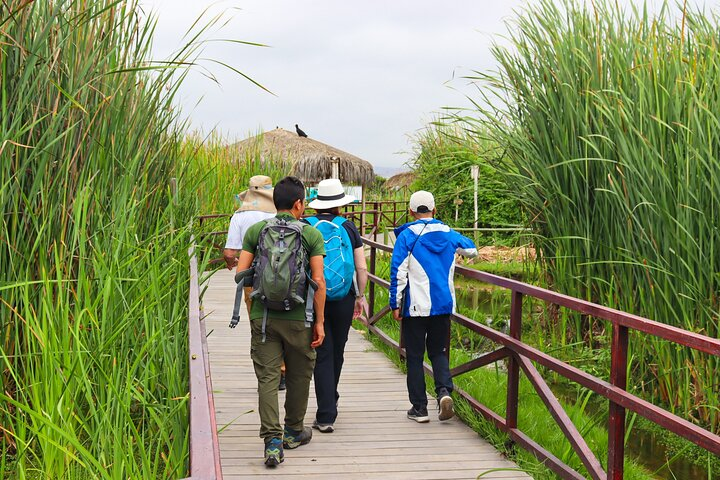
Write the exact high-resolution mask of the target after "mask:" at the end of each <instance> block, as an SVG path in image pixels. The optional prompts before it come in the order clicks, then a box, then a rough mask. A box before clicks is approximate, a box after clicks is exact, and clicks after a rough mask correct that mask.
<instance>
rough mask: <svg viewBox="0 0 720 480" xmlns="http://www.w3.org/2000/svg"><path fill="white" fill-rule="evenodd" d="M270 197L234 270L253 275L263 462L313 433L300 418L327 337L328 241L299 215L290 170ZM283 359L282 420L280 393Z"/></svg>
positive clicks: (271, 462)
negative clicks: (272, 210) (267, 215)
mask: <svg viewBox="0 0 720 480" xmlns="http://www.w3.org/2000/svg"><path fill="white" fill-rule="evenodd" d="M273 202H274V204H275V207H276V208H277V215H276V216H275V217H274V218H271V219H268V220H262V221H260V222H258V223H256V224H255V225H253V226H252V227H250V228H249V229H248V231H247V233H246V234H245V238H244V240H243V250H242V252H241V253H240V258H239V259H238V266H237V272H238V273H237V274H236V280H238V279H242V278H243V277H245V276H247V275H250V274H251V275H252V278H253V289H252V293H251V298H252V300H253V302H252V308H251V311H250V323H251V327H250V330H251V335H252V337H251V343H250V355H251V357H252V360H253V365H254V368H255V376H256V377H257V380H258V404H259V408H258V411H259V414H260V437H262V438H263V440H264V442H265V454H264V459H265V465H267V466H268V467H274V466H276V465H278V464H279V463H281V462H282V461H283V459H284V453H283V448H297V447H299V446H300V445H305V444H306V443H308V442H310V439H311V438H312V430H311V429H310V428H309V427H305V426H304V424H303V420H304V417H305V412H306V410H307V402H308V395H309V390H310V379H311V377H312V373H313V367H314V366H315V357H316V353H315V350H314V349H315V348H317V347H319V346H320V345H322V343H323V340H324V338H325V329H324V322H325V317H324V311H325V278H324V276H323V256H324V255H325V248H324V242H323V237H322V235H321V234H320V232H319V231H318V230H316V229H315V228H312V227H310V226H309V225H307V224H306V223H304V222H301V221H300V220H299V219H300V218H301V217H302V214H303V212H304V211H305V187H304V185H303V183H302V182H301V181H300V180H299V179H297V178H295V177H285V178H283V179H282V180H280V181H279V182H278V183H277V184H276V185H275V190H274V192H273ZM308 270H309V272H310V273H309V274H308ZM308 276H309V277H310V278H308ZM313 304H314V316H315V318H314V322H313ZM283 360H284V361H285V368H286V373H285V379H286V383H287V394H286V397H285V422H284V427H282V426H281V424H280V413H279V408H278V393H277V388H278V384H279V382H280V364H281V363H282V361H283Z"/></svg>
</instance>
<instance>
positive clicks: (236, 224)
mask: <svg viewBox="0 0 720 480" xmlns="http://www.w3.org/2000/svg"><path fill="white" fill-rule="evenodd" d="M241 230H242V229H241V228H240V215H237V214H235V215H233V216H232V218H231V219H230V225H229V226H228V233H227V240H226V241H225V249H224V250H223V260H225V265H226V266H227V269H228V270H232V269H233V267H235V266H236V265H237V262H238V259H237V255H238V253H239V252H240V251H241V250H242V245H243V236H242V231H241Z"/></svg>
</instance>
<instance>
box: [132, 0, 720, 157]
mask: <svg viewBox="0 0 720 480" xmlns="http://www.w3.org/2000/svg"><path fill="white" fill-rule="evenodd" d="M140 1H141V4H142V5H143V7H144V8H145V9H146V10H148V11H152V12H154V13H155V14H156V15H157V31H156V35H155V45H154V52H153V57H154V58H155V59H158V60H159V59H164V58H166V57H168V56H169V55H170V53H171V52H173V51H175V50H177V49H178V48H179V47H180V46H181V45H182V44H183V43H185V41H184V40H183V39H182V37H183V35H184V33H185V32H186V30H187V29H188V28H189V27H190V26H191V25H192V23H193V22H194V21H195V20H196V19H197V18H198V16H199V15H200V14H201V12H202V11H203V10H205V9H207V8H209V9H210V10H209V12H210V14H211V15H212V14H217V13H219V12H223V11H227V17H228V18H230V22H229V23H228V24H227V25H226V26H225V27H224V28H223V29H222V30H221V31H219V32H217V29H216V33H214V34H213V36H214V38H218V39H220V38H232V39H238V40H244V41H250V42H257V43H262V44H266V45H268V46H269V48H260V47H252V46H245V45H238V44H229V43H223V42H214V43H210V44H208V45H207V47H206V48H205V51H204V53H203V56H204V57H208V58H213V59H216V60H219V61H222V62H225V63H227V64H229V65H232V66H233V67H234V68H237V69H238V70H241V71H242V72H243V73H245V74H247V75H249V76H251V77H252V78H253V79H254V80H256V81H257V82H259V83H261V84H262V85H264V86H265V87H266V88H267V89H268V90H270V91H272V92H273V94H274V95H271V94H269V93H267V92H264V91H263V90H261V89H259V88H258V87H256V86H255V85H253V84H252V83H250V82H248V81H246V80H243V79H242V78H240V77H239V76H238V75H237V74H234V73H232V72H230V71H228V70H227V69H224V68H223V67H221V66H219V65H216V64H214V65H213V64H210V63H207V62H206V63H205V65H206V66H208V68H209V69H210V70H211V71H212V73H213V74H214V75H215V76H216V77H217V80H218V81H219V84H217V83H214V82H213V81H211V80H209V79H208V78H206V77H205V76H203V75H201V74H200V72H199V70H198V71H196V72H193V73H190V74H189V76H188V78H187V80H186V81H185V83H184V84H183V86H182V88H181V103H182V106H183V112H184V115H186V116H187V117H189V118H190V120H191V122H192V126H193V128H195V129H197V130H201V131H203V132H204V133H207V132H209V131H211V130H212V129H217V130H218V131H219V132H221V133H222V134H223V135H224V136H226V137H228V138H229V139H237V140H241V139H243V138H245V137H247V136H248V135H249V134H251V133H253V132H256V131H258V130H259V129H264V130H269V129H273V128H275V127H276V126H280V127H282V128H285V129H288V130H293V129H294V128H295V124H296V123H297V124H299V125H300V127H301V128H302V129H303V130H304V131H305V132H307V134H308V135H309V136H310V137H312V138H314V139H316V140H319V141H321V142H325V143H327V144H330V145H333V146H335V147H337V148H340V149H341V150H345V151H347V152H349V153H352V154H354V155H356V156H358V157H361V158H363V159H365V160H368V161H369V162H371V163H372V164H373V165H375V166H376V167H396V168H397V167H401V166H402V165H403V164H404V163H405V162H406V161H408V160H409V159H410V158H411V157H412V142H411V138H412V137H413V136H414V135H416V134H417V132H418V131H419V130H421V129H422V128H423V127H424V126H425V125H426V124H427V123H428V122H429V121H431V120H432V119H433V113H434V112H438V111H439V110H441V109H442V107H445V106H468V102H467V100H466V99H465V97H464V94H470V93H471V92H472V87H471V86H469V85H468V81H467V80H464V79H463V78H462V77H463V76H466V75H469V74H471V71H472V70H482V71H487V70H492V69H493V68H494V67H495V63H494V61H493V59H492V57H491V54H490V49H489V46H490V44H491V43H492V41H493V40H500V38H499V37H500V36H501V35H503V34H504V33H505V32H506V26H505V21H507V20H508V19H510V18H512V17H513V16H514V15H515V14H514V13H513V11H514V10H518V9H521V8H523V6H525V5H526V4H528V3H532V2H533V0H492V1H487V0H447V1H445V2H438V1H430V0H412V1H410V0H390V1H376V0H370V1H365V2H347V1H337V0H335V1H331V0H314V1H299V0H294V1H293V0H234V1H220V2H210V1H207V0H140ZM629 1H630V0H624V1H622V2H621V3H629ZM651 3H657V1H651ZM691 3H693V4H699V5H705V6H706V7H708V8H712V9H717V4H718V3H720V0H707V1H702V0H695V1H692V0H691ZM206 18H208V19H209V18H210V17H209V16H208V17H206Z"/></svg>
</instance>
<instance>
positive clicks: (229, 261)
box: [225, 257, 238, 270]
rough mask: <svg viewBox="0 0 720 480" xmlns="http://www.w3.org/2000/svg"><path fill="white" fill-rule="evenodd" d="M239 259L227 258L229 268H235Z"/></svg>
mask: <svg viewBox="0 0 720 480" xmlns="http://www.w3.org/2000/svg"><path fill="white" fill-rule="evenodd" d="M237 264H238V259H237V257H233V258H232V260H230V259H228V258H226V259H225V265H227V269H228V270H232V269H233V268H235V267H237Z"/></svg>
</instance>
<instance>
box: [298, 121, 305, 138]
mask: <svg viewBox="0 0 720 480" xmlns="http://www.w3.org/2000/svg"><path fill="white" fill-rule="evenodd" d="M295 131H296V132H297V134H298V137H305V138H307V133H305V132H303V131H302V130H300V127H298V126H297V123H296V124H295Z"/></svg>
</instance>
